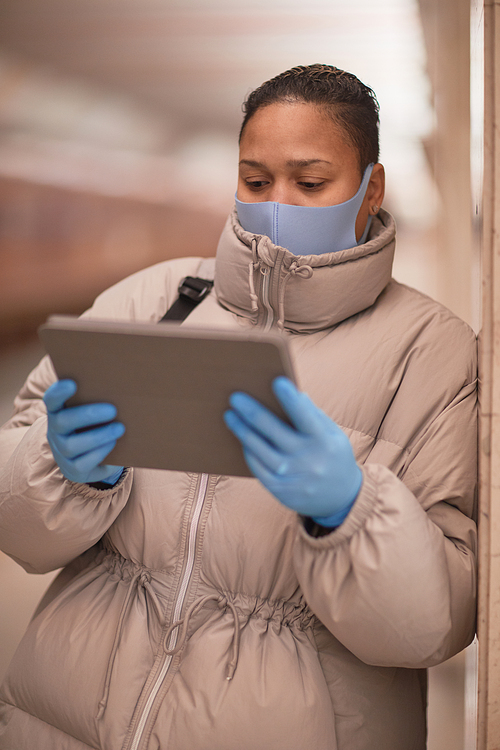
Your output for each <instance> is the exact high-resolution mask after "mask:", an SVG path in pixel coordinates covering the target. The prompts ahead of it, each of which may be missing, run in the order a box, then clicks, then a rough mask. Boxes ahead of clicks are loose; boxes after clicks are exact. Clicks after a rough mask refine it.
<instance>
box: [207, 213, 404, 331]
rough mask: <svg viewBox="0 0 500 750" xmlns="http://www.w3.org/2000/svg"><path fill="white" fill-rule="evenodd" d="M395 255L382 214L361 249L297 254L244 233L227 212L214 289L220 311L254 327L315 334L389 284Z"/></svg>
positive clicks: (388, 221)
mask: <svg viewBox="0 0 500 750" xmlns="http://www.w3.org/2000/svg"><path fill="white" fill-rule="evenodd" d="M394 249H395V222H394V219H393V218H392V216H391V215H390V214H389V213H388V212H387V211H385V210H384V209H380V211H379V213H378V214H377V216H375V217H374V218H373V221H372V226H371V228H370V232H369V235H368V241H367V242H365V243H364V244H363V245H358V246H356V247H352V248H349V249H347V250H342V251H340V252H336V253H324V254H322V255H300V256H299V255H294V254H293V253H291V252H289V250H287V249H286V248H283V247H279V245H274V244H273V243H272V242H271V240H270V239H269V238H268V237H266V236H264V235H255V234H252V233H251V232H246V231H245V230H244V229H243V228H242V227H241V225H240V223H239V221H238V216H237V213H236V210H233V211H232V213H231V214H230V216H229V218H228V220H227V222H226V226H225V227H224V230H223V232H222V236H221V238H220V241H219V246H218V248H217V255H216V264H215V291H216V294H217V298H218V301H219V303H220V304H221V305H222V306H223V307H225V308H227V309H228V310H230V311H231V312H234V313H236V314H237V315H241V316H243V317H246V318H250V319H252V321H253V322H255V323H256V324H259V325H268V326H269V325H271V324H273V323H278V325H279V327H280V328H283V327H284V328H286V329H288V330H290V331H294V332H304V333H305V332H308V333H310V332H313V331H319V330H322V329H324V328H329V327H330V326H332V325H335V324H336V323H339V322H340V321H342V320H345V319H346V318H349V317H350V316H351V315H355V314H356V313H358V312H361V311H362V310H365V309H366V308H367V307H370V306H371V305H372V304H373V303H374V302H375V300H376V299H377V297H378V296H379V294H380V293H381V292H382V290H383V289H384V288H385V286H386V285H387V284H388V282H389V281H390V278H391V273H392V262H393V258H394ZM266 277H267V278H266Z"/></svg>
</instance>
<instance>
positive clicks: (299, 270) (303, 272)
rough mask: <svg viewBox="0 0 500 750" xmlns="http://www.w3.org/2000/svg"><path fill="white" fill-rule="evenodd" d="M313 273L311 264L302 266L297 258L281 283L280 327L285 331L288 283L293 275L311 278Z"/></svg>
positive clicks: (279, 300)
mask: <svg viewBox="0 0 500 750" xmlns="http://www.w3.org/2000/svg"><path fill="white" fill-rule="evenodd" d="M312 275H313V270H312V268H311V266H307V265H303V266H300V265H299V264H298V263H297V261H296V260H294V261H293V263H291V264H290V268H289V269H288V272H287V274H286V276H285V277H284V279H283V281H282V282H281V284H280V291H279V297H278V328H279V330H280V331H283V329H284V327H285V291H286V285H287V283H288V281H289V279H290V278H291V277H292V276H300V277H301V278H303V279H310V278H311V276H312Z"/></svg>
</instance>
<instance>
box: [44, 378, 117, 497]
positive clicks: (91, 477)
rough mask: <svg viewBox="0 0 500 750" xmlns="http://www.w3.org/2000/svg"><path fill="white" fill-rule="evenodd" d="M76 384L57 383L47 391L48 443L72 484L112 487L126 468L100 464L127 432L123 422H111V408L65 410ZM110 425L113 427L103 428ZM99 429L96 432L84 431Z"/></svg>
mask: <svg viewBox="0 0 500 750" xmlns="http://www.w3.org/2000/svg"><path fill="white" fill-rule="evenodd" d="M76 390H77V386H76V383H75V381H74V380H58V381H57V382H56V383H54V384H53V385H51V386H50V388H47V390H46V391H45V394H44V396H43V400H44V403H45V406H46V407H47V415H48V424H47V439H48V441H49V445H50V447H51V449H52V453H53V454H54V458H55V460H56V463H57V465H58V466H59V468H60V469H61V471H62V473H63V474H64V476H65V477H66V478H67V479H71V481H72V482H83V483H87V484H90V483H91V482H105V483H106V484H109V485H110V486H112V485H114V484H116V482H117V481H118V480H119V478H120V476H121V474H122V471H123V466H109V465H103V466H101V465H100V464H101V461H103V460H104V458H105V457H106V456H107V455H108V453H110V451H111V450H112V449H113V448H114V447H115V444H116V441H117V440H118V438H119V437H121V436H122V435H123V433H124V432H125V427H124V425H123V424H121V422H111V420H113V419H115V417H116V408H115V407H114V406H113V405H112V404H85V405H82V406H72V407H67V408H65V407H64V404H65V402H66V401H67V399H68V398H70V397H71V396H73V395H74V394H75V393H76ZM106 422H111V424H103V423H106ZM92 425H100V426H99V427H96V428H95V429H93V430H92V429H90V430H88V429H86V430H85V431H84V432H78V430H81V429H82V428H88V427H92Z"/></svg>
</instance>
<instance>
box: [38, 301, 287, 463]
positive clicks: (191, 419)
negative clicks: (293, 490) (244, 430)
mask: <svg viewBox="0 0 500 750" xmlns="http://www.w3.org/2000/svg"><path fill="white" fill-rule="evenodd" d="M39 336H40V339H41V341H42V343H43V344H44V346H45V349H46V351H47V353H48V354H49V355H50V358H51V359H52V363H53V365H54V368H55V371H56V373H57V375H58V377H59V378H60V379H63V378H71V379H72V380H75V381H76V383H77V385H78V392H77V393H76V394H75V396H74V397H73V398H71V399H70V400H68V401H67V402H66V403H67V405H68V406H71V405H77V404H86V403H93V402H103V401H107V402H110V403H112V404H114V405H115V406H116V408H117V409H118V417H117V418H118V419H119V420H120V421H121V422H123V423H124V425H125V427H126V432H125V434H124V436H123V437H121V438H120V439H119V440H118V442H117V444H116V446H115V448H114V449H113V451H112V452H111V453H110V454H109V456H108V457H107V458H106V460H105V461H106V463H109V464H116V465H117V466H136V467H145V468H151V469H171V470H176V471H191V472H202V473H207V474H229V475H236V476H251V474H250V471H249V470H248V467H247V465H246V463H245V460H244V458H243V452H242V449H241V445H240V443H239V441H238V440H237V438H236V437H235V436H234V435H233V434H232V433H231V432H230V431H229V430H228V428H227V427H226V425H225V423H224V420H223V414H224V411H225V410H226V409H227V408H228V399H229V396H230V394H231V393H233V392H234V391H244V392H246V393H249V394H250V395H252V396H254V398H256V399H258V400H259V401H260V402H261V403H263V404H264V405H265V406H267V407H268V408H270V409H271V410H272V411H274V412H275V413H276V414H277V415H279V416H280V417H281V418H282V419H285V420H286V417H285V415H284V413H283V411H282V409H281V407H280V405H279V403H278V401H277V399H276V397H275V396H274V394H273V392H272V388H271V384H272V381H273V379H274V378H275V377H277V376H278V375H286V376H287V377H289V378H290V379H292V380H295V378H294V374H293V368H292V364H291V361H290V357H289V353H288V349H287V346H286V340H285V339H284V337H283V336H281V335H280V334H278V333H267V334H264V333H260V334H258V333H254V332H249V333H244V332H241V333H240V332H238V331H236V332H233V331H218V330H213V331H212V330H210V329H192V328H184V327H181V326H179V325H178V324H176V323H158V324H156V325H154V324H149V323H128V322H116V321H105V320H87V319H81V318H74V317H69V316H53V317H51V318H49V319H48V321H47V322H46V323H45V324H44V325H42V326H41V327H40V329H39Z"/></svg>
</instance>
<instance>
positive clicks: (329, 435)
mask: <svg viewBox="0 0 500 750" xmlns="http://www.w3.org/2000/svg"><path fill="white" fill-rule="evenodd" d="M273 390H274V392H275V394H276V396H277V398H278V400H279V401H280V403H281V405H282V407H283V409H284V411H285V412H286V414H287V415H288V417H289V418H290V421H291V422H292V424H293V425H294V427H290V426H289V425H287V424H285V423H284V422H283V421H282V420H281V419H279V418H278V417H276V416H275V415H274V414H273V413H272V412H270V411H269V410H268V409H266V408H265V407H264V406H262V404H260V403H259V402H258V401H255V399H253V398H251V397H250V396H248V395H247V394H246V393H233V394H232V396H231V397H230V399H229V402H230V405H231V407H232V410H231V411H227V412H226V413H225V414H224V419H225V421H226V424H227V426H228V427H229V429H230V430H231V431H232V432H233V433H234V434H235V435H236V437H237V438H238V439H239V440H240V441H241V443H242V446H243V451H244V455H245V459H246V462H247V464H248V467H249V469H250V471H251V472H252V474H254V475H255V476H256V477H257V479H260V481H261V482H262V484H263V485H264V487H266V488H267V489H268V490H269V492H271V493H272V494H273V495H274V496H275V497H276V498H277V499H278V500H280V501H281V502H282V503H283V504H284V505H286V506H287V507H289V508H291V509H292V510H295V511H297V512H298V513H300V514H302V515H305V516H309V517H311V518H312V519H313V520H314V521H316V522H317V523H319V524H321V525H322V526H327V527H333V526H339V525H340V524H341V523H342V521H343V520H344V519H345V518H346V516H347V514H348V513H349V511H350V509H351V508H352V506H353V504H354V501H355V499H356V497H357V495H358V492H359V490H360V488H361V483H362V478H363V475H362V472H361V469H360V468H359V466H358V465H357V463H356V459H355V458H354V454H353V451H352V447H351V443H350V442H349V438H348V437H347V435H346V434H345V433H344V432H343V431H342V430H341V429H340V427H338V425H336V424H335V422H333V421H332V420H331V419H330V417H328V416H327V415H326V414H325V413H324V412H322V411H321V409H318V407H317V406H315V404H313V402H312V401H311V399H310V398H309V397H308V396H307V395H306V394H305V393H301V392H300V391H298V390H297V389H296V388H295V386H294V385H293V383H292V382H291V381H290V380H288V378H284V377H280V378H276V380H275V381H274V383H273Z"/></svg>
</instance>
